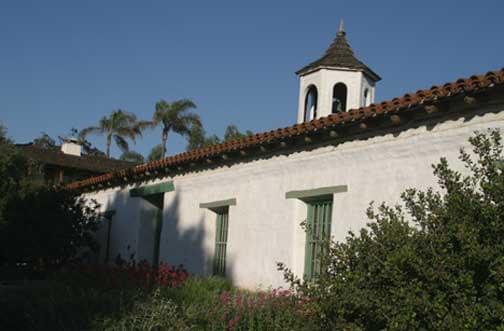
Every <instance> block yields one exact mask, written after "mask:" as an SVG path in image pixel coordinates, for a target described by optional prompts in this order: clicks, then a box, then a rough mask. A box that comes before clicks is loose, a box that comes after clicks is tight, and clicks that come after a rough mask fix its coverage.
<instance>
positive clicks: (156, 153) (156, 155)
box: [147, 144, 163, 161]
mask: <svg viewBox="0 0 504 331" xmlns="http://www.w3.org/2000/svg"><path fill="white" fill-rule="evenodd" d="M162 158H163V145H161V144H158V145H156V146H154V147H152V149H151V151H150V152H149V156H147V160H148V161H156V160H161V159H162Z"/></svg>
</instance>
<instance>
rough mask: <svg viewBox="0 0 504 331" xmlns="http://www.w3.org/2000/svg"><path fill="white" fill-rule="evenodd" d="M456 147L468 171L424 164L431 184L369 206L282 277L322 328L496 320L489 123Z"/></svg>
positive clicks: (479, 326)
mask: <svg viewBox="0 0 504 331" xmlns="http://www.w3.org/2000/svg"><path fill="white" fill-rule="evenodd" d="M470 143H471V144H472V146H473V154H469V153H467V152H465V151H463V150H462V151H461V154H460V160H461V161H462V162H463V163H464V165H465V167H466V168H467V170H468V171H467V172H468V173H469V174H468V175H464V174H461V173H459V172H457V171H455V170H452V169H451V168H450V167H449V165H448V162H447V161H446V159H444V158H443V159H441V161H440V162H439V163H438V164H437V165H435V166H434V174H435V175H436V176H437V178H438V182H439V185H440V188H441V192H438V191H435V190H433V189H428V190H426V191H421V190H417V189H409V190H407V191H406V192H404V193H403V194H402V201H403V205H402V206H394V207H391V206H387V205H385V204H381V205H380V206H379V207H378V208H373V206H371V207H370V209H369V210H368V217H369V218H370V219H371V220H373V222H371V223H369V224H368V227H367V228H365V229H362V230H361V231H360V233H359V234H353V233H350V234H349V236H348V238H347V240H346V242H344V243H332V244H331V247H330V249H329V254H328V257H327V259H325V260H324V263H325V265H326V268H324V270H323V272H322V273H321V274H320V275H319V277H318V278H317V279H315V280H314V281H312V282H302V281H301V280H300V279H297V278H296V277H295V276H294V275H293V274H292V272H291V271H290V270H288V269H285V267H284V266H282V265H280V269H282V270H284V275H285V277H286V279H287V280H288V281H290V282H291V284H292V286H293V287H294V288H296V289H297V290H298V291H299V292H300V293H303V294H305V295H306V296H308V298H309V299H310V300H311V301H312V302H314V303H315V304H316V310H317V312H318V316H319V319H320V328H321V329H326V330H336V329H338V330H383V329H386V330H497V329H502V327H503V325H504V241H503V240H502V238H503V236H504V172H503V169H502V163H501V160H502V156H503V155H502V152H503V146H502V140H501V136H500V134H499V133H498V132H497V131H492V132H491V133H489V134H488V135H485V134H476V135H475V136H474V137H472V138H471V139H470Z"/></svg>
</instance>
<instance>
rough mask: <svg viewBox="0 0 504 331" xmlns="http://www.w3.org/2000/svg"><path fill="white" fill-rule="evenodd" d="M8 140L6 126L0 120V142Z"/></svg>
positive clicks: (3, 142)
mask: <svg viewBox="0 0 504 331" xmlns="http://www.w3.org/2000/svg"><path fill="white" fill-rule="evenodd" d="M8 141H9V138H8V137H7V128H6V127H5V126H4V125H3V124H2V123H1V122H0V144H5V143H6V142H8Z"/></svg>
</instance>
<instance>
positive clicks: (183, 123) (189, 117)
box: [152, 99, 201, 158]
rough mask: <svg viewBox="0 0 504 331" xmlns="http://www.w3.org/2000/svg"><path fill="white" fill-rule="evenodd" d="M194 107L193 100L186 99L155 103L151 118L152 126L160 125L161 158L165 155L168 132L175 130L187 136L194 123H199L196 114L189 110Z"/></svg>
mask: <svg viewBox="0 0 504 331" xmlns="http://www.w3.org/2000/svg"><path fill="white" fill-rule="evenodd" d="M193 108H196V105H195V104H194V102H192V101H191V100H188V99H181V100H176V101H174V102H167V101H165V100H160V101H158V102H157V103H156V110H155V111H154V115H153V118H152V125H153V126H154V127H156V126H161V129H162V131H161V146H162V153H161V158H164V157H165V155H166V143H167V141H168V135H169V133H170V132H175V133H177V134H180V135H182V136H185V137H187V136H189V134H190V132H191V128H192V127H193V126H195V125H201V121H200V118H199V116H198V115H197V114H195V113H193V112H190V109H193Z"/></svg>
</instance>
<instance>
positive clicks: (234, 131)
mask: <svg viewBox="0 0 504 331" xmlns="http://www.w3.org/2000/svg"><path fill="white" fill-rule="evenodd" d="M253 134H254V133H253V132H252V131H250V130H247V131H245V133H242V132H240V130H238V127H237V126H236V125H233V124H230V125H228V126H227V128H226V131H225V132H224V141H231V140H238V139H242V138H245V137H247V136H251V135H253Z"/></svg>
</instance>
